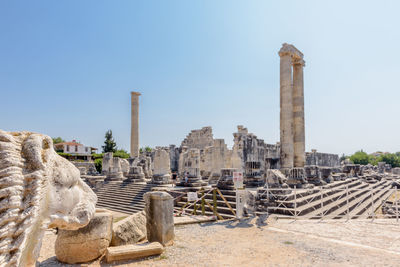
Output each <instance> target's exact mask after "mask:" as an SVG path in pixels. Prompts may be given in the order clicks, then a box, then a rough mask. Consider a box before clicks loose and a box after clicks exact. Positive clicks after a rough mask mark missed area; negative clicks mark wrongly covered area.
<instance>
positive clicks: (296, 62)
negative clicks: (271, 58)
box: [292, 58, 306, 67]
mask: <svg viewBox="0 0 400 267" xmlns="http://www.w3.org/2000/svg"><path fill="white" fill-rule="evenodd" d="M292 64H293V66H296V65H301V66H303V67H304V66H305V65H306V62H305V61H304V59H302V58H297V59H294V60H293V61H292Z"/></svg>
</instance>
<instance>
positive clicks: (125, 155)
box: [113, 149, 130, 159]
mask: <svg viewBox="0 0 400 267" xmlns="http://www.w3.org/2000/svg"><path fill="white" fill-rule="evenodd" d="M113 156H114V157H116V158H123V159H127V158H129V157H130V155H129V153H128V152H127V151H126V150H124V149H118V150H117V151H115V152H114V153H113Z"/></svg>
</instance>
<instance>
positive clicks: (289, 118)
mask: <svg viewBox="0 0 400 267" xmlns="http://www.w3.org/2000/svg"><path fill="white" fill-rule="evenodd" d="M286 50H287V46H286V44H284V45H283V46H282V48H281V50H280V51H279V56H280V98H281V99H280V101H281V111H280V135H281V168H282V169H286V170H287V169H290V168H293V96H292V91H293V89H292V87H293V85H292V58H291V54H290V53H289V52H288V51H286Z"/></svg>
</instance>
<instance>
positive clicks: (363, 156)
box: [350, 150, 371, 165]
mask: <svg viewBox="0 0 400 267" xmlns="http://www.w3.org/2000/svg"><path fill="white" fill-rule="evenodd" d="M370 159H371V157H370V156H369V155H368V154H367V153H365V152H364V151H362V150H360V151H357V152H356V153H354V154H353V155H351V157H350V160H351V161H352V162H353V163H354V164H361V165H367V164H368V163H369V162H370Z"/></svg>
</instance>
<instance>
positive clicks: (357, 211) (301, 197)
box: [258, 178, 391, 219]
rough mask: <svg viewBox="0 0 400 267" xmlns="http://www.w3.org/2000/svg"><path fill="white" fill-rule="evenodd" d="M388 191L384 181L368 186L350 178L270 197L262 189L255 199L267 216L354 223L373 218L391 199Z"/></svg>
mask: <svg viewBox="0 0 400 267" xmlns="http://www.w3.org/2000/svg"><path fill="white" fill-rule="evenodd" d="M390 188H391V181H388V180H384V179H382V180H381V181H376V182H374V183H371V182H365V181H363V180H362V179H359V178H349V179H346V180H345V181H336V182H333V183H331V184H328V185H326V186H322V187H315V188H313V189H297V190H286V192H285V190H276V191H275V192H276V193H274V190H272V194H266V193H267V192H266V190H265V189H261V190H258V195H259V196H261V199H262V201H261V202H262V203H264V204H263V205H264V206H265V207H267V211H268V213H274V214H281V215H287V216H294V215H295V214H296V215H297V216H299V217H300V216H304V218H308V219H319V218H321V217H323V218H324V219H340V218H349V219H356V218H367V217H368V215H369V214H372V213H371V212H372V211H375V210H376V209H377V208H378V207H379V206H380V205H381V204H382V202H383V201H384V200H385V199H387V198H388V197H389V196H390ZM321 189H322V190H321ZM270 192H271V191H270ZM267 195H268V197H266V196H267Z"/></svg>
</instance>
